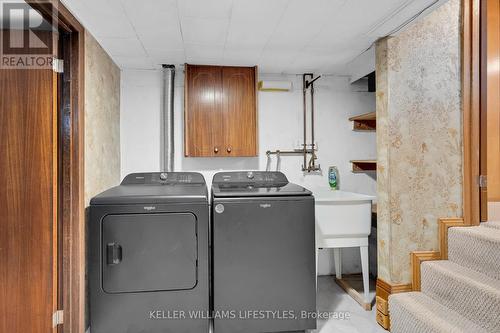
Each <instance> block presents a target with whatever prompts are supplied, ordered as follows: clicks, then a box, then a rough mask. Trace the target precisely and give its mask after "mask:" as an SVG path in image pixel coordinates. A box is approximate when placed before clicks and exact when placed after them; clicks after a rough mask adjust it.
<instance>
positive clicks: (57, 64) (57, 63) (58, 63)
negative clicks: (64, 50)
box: [52, 58, 64, 73]
mask: <svg viewBox="0 0 500 333" xmlns="http://www.w3.org/2000/svg"><path fill="white" fill-rule="evenodd" d="M52 70H53V71H54V72H56V73H64V60H63V59H57V58H53V59H52Z"/></svg>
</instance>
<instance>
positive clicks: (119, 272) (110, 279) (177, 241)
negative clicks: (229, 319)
mask: <svg viewBox="0 0 500 333" xmlns="http://www.w3.org/2000/svg"><path fill="white" fill-rule="evenodd" d="M89 223H90V226H89V229H90V236H89V246H90V260H89V280H90V281H89V283H90V324H91V332H92V333H139V332H144V333H146V332H147V333H153V332H162V333H167V332H172V333H174V332H175V333H181V332H183V333H197V332H203V333H206V332H208V328H209V319H208V311H209V262H208V260H209V259H208V255H209V253H208V252H209V250H208V236H209V229H208V223H209V213H208V195H207V187H206V183H205V179H204V178H203V176H202V175H201V174H199V173H189V172H169V173H134V174H130V175H128V176H127V177H125V179H124V180H123V182H122V183H121V184H120V185H119V186H116V187H113V188H111V189H109V190H107V191H105V192H103V193H101V194H99V195H97V196H96V197H94V198H93V199H92V200H91V202H90V219H89ZM193 317H195V318H193Z"/></svg>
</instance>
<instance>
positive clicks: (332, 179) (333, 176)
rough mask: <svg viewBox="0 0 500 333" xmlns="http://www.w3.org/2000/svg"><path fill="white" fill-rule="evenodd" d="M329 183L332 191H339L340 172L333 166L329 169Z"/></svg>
mask: <svg viewBox="0 0 500 333" xmlns="http://www.w3.org/2000/svg"><path fill="white" fill-rule="evenodd" d="M328 183H329V184H330V189H332V190H338V189H339V170H338V169H337V167H336V166H331V167H329V168H328Z"/></svg>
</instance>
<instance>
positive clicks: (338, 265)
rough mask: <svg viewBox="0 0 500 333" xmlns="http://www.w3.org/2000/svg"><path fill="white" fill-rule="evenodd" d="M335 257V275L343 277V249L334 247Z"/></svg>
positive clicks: (338, 277)
mask: <svg viewBox="0 0 500 333" xmlns="http://www.w3.org/2000/svg"><path fill="white" fill-rule="evenodd" d="M333 259H334V260H335V276H336V277H337V279H342V249H341V248H334V249H333Z"/></svg>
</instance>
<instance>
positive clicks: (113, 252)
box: [106, 243, 122, 265]
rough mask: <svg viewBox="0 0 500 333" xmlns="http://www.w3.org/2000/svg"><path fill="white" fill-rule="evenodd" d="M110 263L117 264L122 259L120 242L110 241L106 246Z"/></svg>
mask: <svg viewBox="0 0 500 333" xmlns="http://www.w3.org/2000/svg"><path fill="white" fill-rule="evenodd" d="M106 252H107V259H108V260H107V263H108V265H116V264H119V263H120V262H121V261H122V247H121V245H120V244H118V243H108V245H107V246H106Z"/></svg>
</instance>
